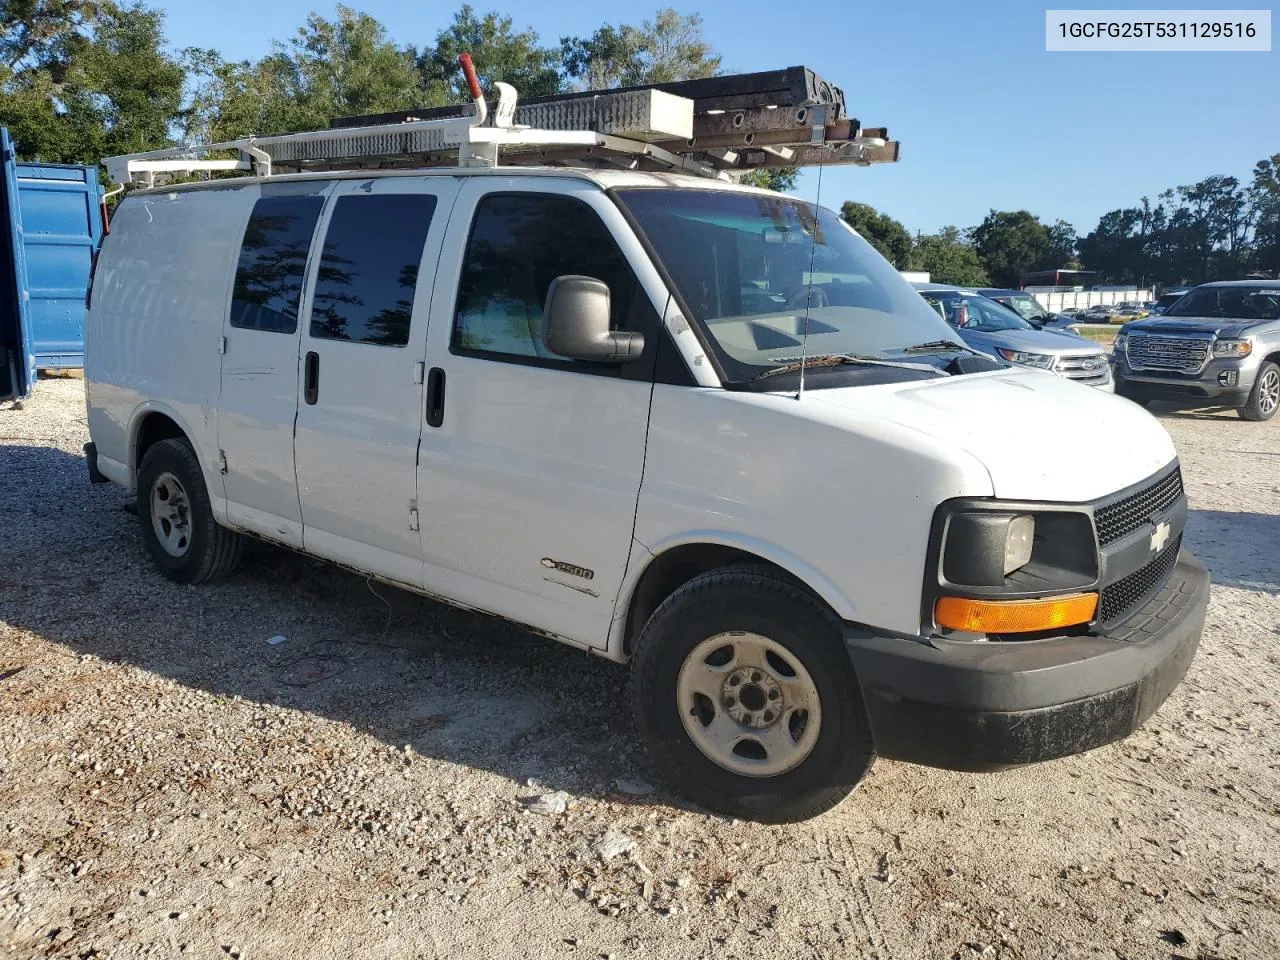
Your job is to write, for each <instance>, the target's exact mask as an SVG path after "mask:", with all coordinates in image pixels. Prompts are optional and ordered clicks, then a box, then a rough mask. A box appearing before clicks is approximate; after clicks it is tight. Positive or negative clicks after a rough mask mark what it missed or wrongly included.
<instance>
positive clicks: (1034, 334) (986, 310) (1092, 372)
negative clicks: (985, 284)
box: [912, 283, 1115, 392]
mask: <svg viewBox="0 0 1280 960" xmlns="http://www.w3.org/2000/svg"><path fill="white" fill-rule="evenodd" d="M912 286H913V287H915V288H916V290H918V291H919V293H920V296H922V297H924V299H925V302H926V303H928V304H929V306H931V307H933V309H934V310H936V311H937V312H938V313H939V314H941V316H942V319H944V320H946V321H947V323H949V324H951V326H952V327H954V328H955V331H956V333H958V334H959V335H960V339H961V340H963V341H964V342H965V343H966V344H967V345H968V346H970V347H972V348H973V349H974V350H980V351H982V352H983V353H985V354H988V355H990V356H993V357H999V358H1001V359H1003V360H1007V361H1008V362H1009V363H1016V364H1018V365H1019V366H1023V367H1034V368H1035V369H1037V370H1044V371H1045V372H1047V373H1054V374H1057V375H1058V376H1060V377H1065V378H1066V379H1067V380H1073V381H1075V382H1076V383H1082V384H1084V385H1086V386H1090V387H1097V388H1099V389H1101V390H1106V391H1108V392H1111V391H1114V390H1115V385H1114V384H1113V383H1112V381H1111V370H1110V366H1109V365H1108V363H1107V355H1106V354H1105V353H1104V352H1103V351H1102V348H1101V347H1099V346H1098V345H1097V344H1096V343H1094V342H1093V341H1092V340H1086V339H1085V338H1084V337H1082V336H1080V335H1079V334H1077V333H1075V332H1074V331H1073V330H1070V329H1058V330H1040V329H1037V328H1036V327H1035V326H1034V325H1032V324H1031V323H1028V322H1027V321H1026V320H1024V319H1023V318H1022V317H1020V316H1019V315H1018V314H1017V313H1015V312H1014V311H1013V310H1012V309H1010V308H1009V307H1006V306H1004V304H1001V303H997V302H996V301H995V300H992V299H991V298H990V297H984V296H983V295H982V294H980V293H978V291H977V290H973V289H970V288H968V287H953V286H950V285H948V284H940V283H913V284H912Z"/></svg>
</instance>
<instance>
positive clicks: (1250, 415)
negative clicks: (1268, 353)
mask: <svg viewBox="0 0 1280 960" xmlns="http://www.w3.org/2000/svg"><path fill="white" fill-rule="evenodd" d="M1277 408H1280V367H1278V366H1276V365H1275V364H1274V363H1272V362H1271V361H1269V360H1268V361H1266V362H1265V363H1263V364H1262V366H1261V367H1259V368H1258V376H1257V379H1255V380H1254V381H1253V389H1252V390H1250V391H1249V401H1248V402H1247V403H1246V404H1245V405H1244V406H1243V407H1240V408H1239V410H1238V411H1237V412H1238V413H1239V414H1240V416H1242V417H1244V418H1245V419H1246V420H1270V419H1271V418H1272V417H1274V416H1275V415H1276V409H1277Z"/></svg>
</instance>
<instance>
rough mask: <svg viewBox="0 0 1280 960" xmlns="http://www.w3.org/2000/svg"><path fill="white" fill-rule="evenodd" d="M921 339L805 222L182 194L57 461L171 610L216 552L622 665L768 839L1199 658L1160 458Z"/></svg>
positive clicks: (145, 221) (1173, 473)
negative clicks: (132, 527)
mask: <svg viewBox="0 0 1280 960" xmlns="http://www.w3.org/2000/svg"><path fill="white" fill-rule="evenodd" d="M954 337H955V334H954V333H953V331H952V330H951V328H950V327H948V326H947V324H946V323H945V322H944V321H943V320H942V319H941V318H940V317H939V316H938V315H937V314H936V313H935V312H934V311H932V310H931V309H930V308H929V307H928V305H927V304H926V303H925V302H924V301H923V300H922V299H921V298H920V297H919V296H918V295H917V294H916V292H915V291H914V290H913V289H912V288H911V286H910V285H909V284H908V283H907V282H906V281H904V280H903V279H902V278H901V277H900V276H899V275H898V273H897V272H896V271H895V270H894V269H893V268H892V267H891V266H890V265H889V264H888V263H887V262H885V261H884V260H883V259H882V258H881V257H880V256H879V255H878V254H877V253H876V252H875V251H874V250H873V249H872V248H871V247H870V245H868V244H867V243H866V242H865V241H864V240H862V239H861V238H860V237H859V236H858V235H857V234H856V233H855V232H853V231H852V230H851V229H850V228H849V227H848V226H846V225H845V224H844V223H843V222H842V221H841V220H840V219H839V218H838V217H837V216H835V215H834V214H832V213H830V212H829V211H827V210H824V209H821V208H815V207H813V206H811V205H809V204H806V203H803V202H801V201H799V200H796V199H793V198H789V197H784V196H781V195H777V194H772V193H768V192H765V191H760V190H753V189H751V188H747V187H742V186H736V185H734V184H730V183H719V182H708V181H706V180H697V179H689V178H684V177H679V176H671V175H658V174H648V173H639V172H623V171H618V172H591V171H573V170H565V169H560V170H554V169H539V168H532V169H523V170H515V169H507V168H496V169H481V168H454V169H444V170H437V171H422V170H418V171H378V172H369V171H362V172H356V173H350V174H341V173H336V174H335V173H325V174H304V175H287V176H273V177H270V178H245V179H242V180H215V181H212V182H208V183H202V184H188V185H183V186H177V187H170V188H157V189H152V190H141V191H137V192H135V193H132V194H130V195H129V196H127V197H126V199H125V200H124V201H123V202H122V203H121V205H120V207H119V209H118V210H117V212H116V214H115V217H114V220H113V224H112V229H111V233H110V236H109V237H108V239H107V240H106V242H105V244H104V246H103V249H102V253H101V257H100V259H99V262H98V265H97V270H96V277H95V280H94V283H93V289H92V303H91V307H90V311H89V315H88V328H87V337H86V368H85V374H86V392H87V400H88V415H89V429H90V433H91V437H92V442H91V443H90V444H89V445H88V447H87V451H86V452H87V455H88V460H89V470H90V475H91V477H93V478H94V479H95V480H104V479H105V480H110V481H113V482H115V483H117V484H120V485H122V486H124V487H127V488H129V489H131V490H135V491H136V495H137V504H138V515H139V519H140V521H141V533H142V538H143V541H144V543H145V545H146V548H147V550H148V551H149V552H150V554H151V556H152V557H153V558H154V560H155V562H156V564H157V566H158V567H159V568H160V570H161V571H162V572H163V573H164V574H165V575H166V576H167V577H169V578H171V579H173V580H176V581H179V582H183V583H196V582H200V581H206V580H210V579H213V578H215V577H220V576H224V575H226V574H228V573H230V572H231V570H232V569H233V568H234V567H235V564H236V560H237V557H238V555H239V551H240V546H241V543H242V537H243V536H245V535H250V536H254V537H257V538H261V539H265V540H269V541H271V542H274V543H278V544H282V545H285V546H288V547H292V548H294V549H297V550H302V551H305V552H307V553H309V554H313V555H315V556H318V557H325V558H328V559H331V560H334V561H336V562H338V563H341V564H343V565H344V566H347V567H350V568H353V569H356V570H359V571H361V572H363V573H367V574H369V575H372V576H374V577H376V578H378V579H380V580H383V581H386V582H388V583H394V584H397V585H399V586H402V587H404V588H406V589H408V590H413V591H417V592H419V593H423V594H427V595H429V596H432V597H437V598H439V599H441V600H444V601H446V602H449V603H453V604H457V605H460V606H463V607H467V608H472V609H476V610H482V611H487V612H489V613H492V614H496V615H498V616H501V617H505V618H507V619H510V620H513V621H516V622H519V623H521V624H525V625H527V626H528V627H529V628H530V629H532V630H534V631H536V632H538V633H541V634H544V635H546V636H550V637H553V638H555V639H558V640H562V641H564V642H566V643H570V644H573V645H575V646H578V647H580V648H582V649H584V650H588V651H591V652H593V653H596V654H599V655H601V656H604V657H607V658H609V659H612V660H616V661H628V660H629V661H631V663H632V665H633V672H634V706H635V711H636V715H637V720H638V725H639V729H640V730H641V732H642V733H643V735H644V736H645V737H646V738H647V740H648V742H649V745H650V747H651V753H652V755H653V758H654V761H655V762H656V764H657V765H658V766H659V767H660V768H661V769H662V770H663V771H664V772H665V774H666V775H667V776H668V777H669V779H670V780H671V781H673V782H674V783H676V784H678V785H679V788H680V789H681V790H682V791H683V792H684V793H686V794H688V795H689V796H690V797H692V798H694V799H696V800H698V801H700V802H702V803H704V804H706V805H707V806H709V807H713V808H716V809H719V810H723V811H726V812H731V813H733V814H735V815H739V816H746V817H752V818H758V819H762V820H771V821H783V820H792V819H798V818H803V817H807V816H811V815H814V814H816V813H818V812H820V811H822V810H825V809H827V808H829V807H831V806H832V805H834V804H835V803H837V802H838V801H839V800H840V799H841V798H842V797H844V796H845V795H846V794H848V793H849V792H850V791H851V790H852V789H853V788H854V786H855V785H856V784H857V783H858V781H859V780H860V779H861V778H862V776H863V775H864V774H865V773H866V771H867V769H868V767H869V766H870V765H871V762H872V760H873V758H874V757H875V755H876V754H877V753H879V754H881V755H884V756H888V757H894V758H899V759H905V760H911V761H916V762H921V763H928V764H935V765H941V766H947V767H954V768H960V769H991V768H995V767H1000V766H1004V765H1008V764H1017V763H1025V762H1030V761H1035V760H1042V759H1047V758H1051V757H1058V756H1062V755H1064V754H1069V753H1073V752H1076V751H1080V750H1085V749H1089V748H1091V747H1095V746H1098V745H1099V744H1102V743H1106V742H1109V741H1111V740H1114V739H1117V738H1119V737H1122V736H1124V735H1125V734H1127V733H1128V732H1130V731H1131V730H1133V729H1134V728H1135V727H1136V726H1137V725H1138V724H1140V723H1142V722H1143V721H1144V720H1145V718H1146V717H1147V716H1148V715H1149V714H1150V713H1151V712H1152V711H1153V710H1155V708H1156V707H1157V706H1159V704H1160V703H1161V702H1162V701H1163V700H1164V698H1165V697H1166V696H1167V695H1168V693H1169V692H1170V690H1172V689H1173V687H1174V686H1175V685H1176V684H1177V683H1178V681H1179V679H1180V678H1181V677H1182V676H1183V674H1184V673H1185V671H1186V669H1187V667H1188V665H1189V663H1190V661H1191V658H1192V656H1193V654H1194V652H1195V650H1196V647H1197V643H1198V641H1199V637H1200V633H1201V628H1202V623H1203V617H1204V610H1205V604H1206V599H1207V590H1208V587H1207V582H1208V578H1207V574H1206V573H1205V570H1204V568H1203V567H1202V566H1200V564H1199V563H1198V562H1197V561H1195V560H1194V559H1193V558H1192V557H1191V556H1190V555H1189V554H1188V553H1187V552H1186V551H1183V550H1181V549H1180V544H1181V537H1182V530H1183V526H1184V524H1185V519H1186V500H1185V497H1184V496H1183V492H1182V485H1181V476H1180V474H1179V472H1178V464H1177V460H1176V457H1175V452H1174V448H1173V444H1172V443H1171V441H1170V439H1169V436H1168V435H1167V434H1166V433H1165V431H1164V430H1163V429H1162V428H1161V426H1160V425H1159V423H1158V422H1157V421H1156V420H1154V419H1153V418H1152V417H1151V416H1149V415H1148V414H1147V413H1146V412H1145V411H1143V410H1142V409H1140V408H1139V407H1138V406H1136V405H1134V404H1131V403H1128V402H1126V401H1124V400H1122V399H1118V398H1115V397H1112V396H1109V395H1106V394H1104V393H1102V392H1099V391H1084V390H1080V389H1079V388H1078V387H1076V386H1074V385H1072V384H1070V383H1067V382H1066V381H1064V380H1062V379H1060V378H1057V377H1046V376H1043V375H1041V374H1038V373H1036V372H1034V371H1027V370H1019V369H1017V368H1011V367H1007V366H1005V365H1003V364H999V363H997V362H995V361H992V360H990V359H988V358H984V357H982V356H979V355H976V354H973V353H972V352H971V351H969V350H967V348H965V347H963V346H962V345H961V344H959V343H957V342H955V339H954Z"/></svg>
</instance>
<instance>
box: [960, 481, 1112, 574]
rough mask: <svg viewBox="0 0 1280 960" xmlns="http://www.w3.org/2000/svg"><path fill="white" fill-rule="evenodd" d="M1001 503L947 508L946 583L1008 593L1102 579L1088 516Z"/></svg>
mask: <svg viewBox="0 0 1280 960" xmlns="http://www.w3.org/2000/svg"><path fill="white" fill-rule="evenodd" d="M1001 507H1002V504H1001V503H1000V502H999V501H998V500H997V501H967V502H956V503H953V504H947V505H944V506H943V507H942V508H941V510H940V511H939V518H938V523H939V525H940V527H941V529H940V530H939V534H938V539H939V540H940V541H941V551H940V557H939V559H940V560H941V564H940V565H939V568H938V570H937V573H938V574H939V576H940V579H939V582H940V583H941V584H943V585H944V586H946V587H953V588H958V589H969V588H976V589H979V590H982V589H984V588H994V589H995V591H996V593H997V594H1005V593H1007V592H1009V591H1013V592H1014V593H1021V592H1025V591H1032V592H1034V591H1035V590H1037V589H1039V590H1043V589H1045V588H1046V587H1059V588H1067V587H1079V586H1083V585H1086V584H1089V583H1092V582H1093V581H1094V580H1095V579H1096V578H1097V575H1098V560H1097V542H1096V540H1095V539H1094V534H1093V526H1092V524H1091V521H1090V520H1089V517H1088V515H1087V514H1085V513H1078V512H1076V511H1073V510H1053V509H1046V510H1040V509H1036V508H1034V507H1033V508H1032V509H1027V508H1026V507H1023V509H1021V510H1020V509H1018V507H1017V506H1014V505H1012V504H1011V505H1010V506H1005V507H1004V508H1003V509H1001ZM1010 507H1012V509H1011V508H1010Z"/></svg>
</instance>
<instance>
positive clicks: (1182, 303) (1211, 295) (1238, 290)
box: [1164, 285, 1280, 320]
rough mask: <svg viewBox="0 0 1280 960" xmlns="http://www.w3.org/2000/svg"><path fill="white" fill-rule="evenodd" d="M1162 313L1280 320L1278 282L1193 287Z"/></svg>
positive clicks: (1184, 315) (1168, 315)
mask: <svg viewBox="0 0 1280 960" xmlns="http://www.w3.org/2000/svg"><path fill="white" fill-rule="evenodd" d="M1164 315H1165V316H1166V317H1212V318H1215V319H1223V320H1280V285H1277V286H1275V287H1196V289H1194V290H1192V291H1191V292H1190V293H1187V294H1184V295H1183V296H1182V297H1181V298H1180V299H1179V300H1178V302H1177V303H1175V304H1174V305H1173V306H1172V307H1170V308H1169V309H1168V310H1166V311H1165V313H1164Z"/></svg>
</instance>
